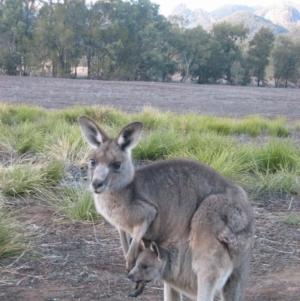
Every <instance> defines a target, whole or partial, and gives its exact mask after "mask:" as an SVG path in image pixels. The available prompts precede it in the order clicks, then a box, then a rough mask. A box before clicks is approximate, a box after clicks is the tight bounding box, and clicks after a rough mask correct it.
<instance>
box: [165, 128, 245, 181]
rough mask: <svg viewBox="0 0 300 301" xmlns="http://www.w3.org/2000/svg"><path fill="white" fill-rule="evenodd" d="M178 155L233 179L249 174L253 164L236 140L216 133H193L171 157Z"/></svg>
mask: <svg viewBox="0 0 300 301" xmlns="http://www.w3.org/2000/svg"><path fill="white" fill-rule="evenodd" d="M178 155H179V156H180V157H191V158H194V159H197V160H199V161H201V162H204V163H206V164H208V165H210V166H211V167H213V168H215V169H216V170H218V171H219V172H220V173H222V174H223V175H224V176H226V177H229V178H232V179H235V178H237V177H239V176H240V175H241V174H243V173H245V172H247V171H248V170H249V168H250V164H251V162H250V161H249V160H247V157H246V155H245V151H244V150H243V148H241V147H238V144H237V141H236V140H235V139H234V138H231V137H226V136H220V135H218V134H217V133H216V132H203V133H199V134H197V133H191V134H190V135H188V136H187V137H186V138H185V146H184V147H181V148H180V149H179V150H177V151H176V152H175V153H172V154H171V155H170V157H176V156H178Z"/></svg>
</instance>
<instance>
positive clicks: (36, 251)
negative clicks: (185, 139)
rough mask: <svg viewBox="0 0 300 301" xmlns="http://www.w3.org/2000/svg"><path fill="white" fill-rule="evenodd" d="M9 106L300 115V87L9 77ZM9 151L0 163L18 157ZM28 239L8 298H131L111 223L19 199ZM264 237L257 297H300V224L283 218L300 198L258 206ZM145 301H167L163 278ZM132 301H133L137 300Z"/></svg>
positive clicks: (256, 262)
mask: <svg viewBox="0 0 300 301" xmlns="http://www.w3.org/2000/svg"><path fill="white" fill-rule="evenodd" d="M0 97H1V101H4V102H8V103H13V104H17V103H25V104H31V105H39V106H43V107H46V108H53V109H55V108H62V107H70V106H73V105H75V104H76V105H95V104H98V105H111V106H114V107H117V108H120V109H122V110H125V111H128V112H133V111H139V110H141V109H142V107H143V106H144V105H151V106H154V107H157V108H158V109H162V110H171V111H174V112H180V113H182V112H190V111H192V112H199V113H203V114H214V115H219V116H236V117H243V116H246V115H250V114H259V115H262V116H271V117H274V116H281V115H284V116H286V117H288V118H289V119H290V120H296V119H299V116H300V115H299V114H300V110H299V104H298V103H299V100H298V98H299V90H292V89H288V90H286V89H261V88H260V89H258V88H247V87H245V88H243V87H235V88H234V87H227V86H226V87H224V86H198V85H182V84H159V83H157V84H156V83H127V82H99V81H86V80H60V79H46V78H19V77H4V76H0ZM10 159H11V157H10V155H9V154H3V156H2V157H1V160H0V163H1V164H4V163H5V162H6V161H7V160H10ZM16 203H17V204H18V205H17V207H18V209H19V214H18V219H19V220H20V221H22V222H23V223H25V226H24V229H23V231H24V233H28V232H31V233H33V234H35V236H34V237H32V239H31V242H30V245H29V248H30V249H31V250H32V251H31V252H25V253H24V254H22V255H21V256H20V257H17V258H10V259H7V260H4V261H2V262H1V263H0V300H9V301H24V300H30V301H40V300H45V301H54V300H56V301H60V300H65V301H69V300H81V301H82V300H89V301H91V300H112V301H113V300H114V301H119V300H129V299H131V298H129V297H128V296H127V295H128V293H129V292H130V291H131V289H132V284H131V283H130V282H129V281H128V280H127V276H126V272H125V261H124V258H123V255H122V251H121V248H120V243H119V240H118V234H117V231H116V230H115V229H114V228H113V227H112V226H110V225H109V224H107V223H106V222H105V221H103V222H100V223H97V224H92V223H83V222H70V221H69V220H66V219H64V218H63V217H62V216H60V215H59V214H58V213H57V212H55V211H54V210H53V209H52V208H50V207H47V206H45V205H43V203H41V202H39V201H36V200H34V199H28V200H23V199H20V200H17V202H16ZM252 204H253V207H254V210H255V220H256V239H255V245H254V250H253V256H252V264H251V272H250V276H249V279H248V285H247V291H246V300H248V301H274V300H285V301H299V299H300V297H299V296H300V227H299V226H293V225H290V224H286V223H284V222H283V218H284V217H285V216H288V215H290V214H291V213H298V214H299V213H300V197H299V196H291V195H275V196H274V195H273V196H265V197H263V198H261V199H258V200H252ZM138 299H139V300H163V287H162V284H161V283H160V282H155V283H150V284H148V285H147V287H146V289H145V291H144V293H143V294H142V295H141V296H140V297H139V298H138ZM131 300H132V299H131Z"/></svg>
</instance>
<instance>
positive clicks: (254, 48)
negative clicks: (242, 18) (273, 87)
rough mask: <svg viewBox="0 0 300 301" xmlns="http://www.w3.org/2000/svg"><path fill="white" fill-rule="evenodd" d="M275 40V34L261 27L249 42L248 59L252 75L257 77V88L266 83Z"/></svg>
mask: <svg viewBox="0 0 300 301" xmlns="http://www.w3.org/2000/svg"><path fill="white" fill-rule="evenodd" d="M274 40H275V36H274V34H273V32H272V31H271V30H270V29H269V28H266V27H261V29H260V30H259V31H258V32H257V33H256V34H255V35H254V37H253V38H252V40H251V41H250V42H249V50H248V55H249V58H248V59H249V64H250V65H251V70H252V75H253V76H254V77H256V81H257V86H259V85H260V83H261V82H264V81H265V69H266V67H267V65H268V64H269V56H270V53H271V50H272V47H273V43H274Z"/></svg>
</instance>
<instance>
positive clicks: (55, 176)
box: [0, 160, 64, 197]
mask: <svg viewBox="0 0 300 301" xmlns="http://www.w3.org/2000/svg"><path fill="white" fill-rule="evenodd" d="M12 163H13V162H12ZM63 175H64V169H63V165H62V164H61V163H57V162H42V163H35V162H33V161H28V160H26V161H23V162H22V161H19V162H17V163H14V164H11V165H9V166H8V167H3V166H0V190H1V191H2V194H3V195H5V196H12V197H15V196H20V195H26V194H30V193H33V192H36V191H40V190H41V189H44V188H45V187H52V186H55V185H56V184H57V183H58V182H59V181H60V180H61V179H62V178H63Z"/></svg>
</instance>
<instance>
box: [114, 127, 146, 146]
mask: <svg viewBox="0 0 300 301" xmlns="http://www.w3.org/2000/svg"><path fill="white" fill-rule="evenodd" d="M142 131H143V124H142V123H141V122H132V123H129V124H128V125H126V126H125V127H123V129H122V130H121V131H120V133H119V134H118V136H117V137H116V141H117V143H118V144H119V145H120V147H121V149H122V150H124V151H125V150H131V149H133V148H134V147H135V146H136V145H137V144H138V142H139V140H140V138H141V135H142Z"/></svg>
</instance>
